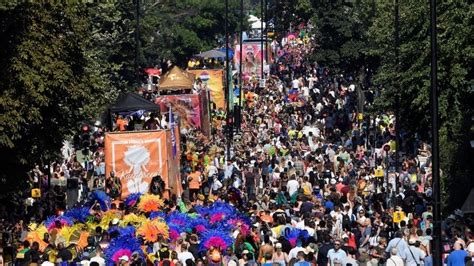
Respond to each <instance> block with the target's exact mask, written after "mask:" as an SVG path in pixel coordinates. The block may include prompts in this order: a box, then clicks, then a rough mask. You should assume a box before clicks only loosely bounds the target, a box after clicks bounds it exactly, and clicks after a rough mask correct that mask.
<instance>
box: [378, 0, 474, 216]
mask: <svg viewBox="0 0 474 266" xmlns="http://www.w3.org/2000/svg"><path fill="white" fill-rule="evenodd" d="M393 10H394V5H393V3H390V2H383V3H379V4H377V12H376V14H377V15H376V18H375V20H374V23H373V25H372V27H371V28H370V30H369V38H370V39H373V40H374V43H375V44H374V47H373V49H371V50H370V53H372V55H374V56H376V57H379V58H380V66H379V67H378V69H377V71H376V75H375V83H376V84H377V85H379V86H381V87H382V88H383V89H382V91H381V97H380V98H378V99H377V105H378V108H379V110H394V109H395V105H396V99H397V97H400V99H401V101H400V107H401V112H400V114H401V116H400V118H399V119H398V121H399V123H400V125H401V127H402V129H404V131H407V132H411V133H413V134H414V133H418V134H419V135H420V138H421V139H422V140H425V141H428V142H429V141H430V135H429V130H428V129H429V128H430V117H431V116H430V111H429V110H430V100H429V91H430V56H431V54H430V38H429V27H430V25H429V5H428V4H427V3H425V4H420V2H419V1H413V0H410V1H400V64H399V65H397V60H396V58H395V47H394V42H393V40H394V39H393V38H394V37H393V36H394V24H393V23H392V21H393V14H394V13H393ZM472 15H473V5H472V4H468V3H465V2H462V1H458V2H442V3H440V4H439V6H438V49H439V53H438V58H439V59H438V62H439V63H438V64H439V74H438V79H439V88H440V91H439V106H440V108H439V109H440V110H439V111H440V163H441V168H442V170H443V175H442V180H443V183H444V193H445V196H446V198H447V199H448V200H447V201H445V202H444V203H445V207H450V208H454V207H455V206H460V205H461V204H462V201H463V200H464V197H465V195H467V194H468V192H469V189H470V188H471V187H472V185H473V184H474V183H473V181H472V178H471V177H470V174H471V173H472V172H473V170H474V160H473V151H472V149H470V148H469V130H466V129H467V128H469V126H470V123H471V122H470V121H471V118H472V116H473V115H474V107H473V105H472V102H473V100H474V99H473V92H472V84H473V76H472V75H473V69H472V67H473V58H474V50H473V47H472V43H473V39H472V38H473V37H472V35H473V30H472V26H471V25H470V22H471V21H472ZM397 82H398V83H399V85H400V88H401V89H398V86H396V83H397ZM468 154H471V156H468Z"/></svg>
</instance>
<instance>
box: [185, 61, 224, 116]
mask: <svg viewBox="0 0 474 266" xmlns="http://www.w3.org/2000/svg"><path fill="white" fill-rule="evenodd" d="M188 71H189V72H191V73H193V74H194V75H196V77H197V78H200V79H201V80H202V82H203V83H205V84H207V87H208V88H209V90H210V92H211V102H213V103H215V104H216V107H217V108H222V109H225V93H224V83H223V82H224V80H223V74H224V71H223V70H222V69H193V70H188Z"/></svg>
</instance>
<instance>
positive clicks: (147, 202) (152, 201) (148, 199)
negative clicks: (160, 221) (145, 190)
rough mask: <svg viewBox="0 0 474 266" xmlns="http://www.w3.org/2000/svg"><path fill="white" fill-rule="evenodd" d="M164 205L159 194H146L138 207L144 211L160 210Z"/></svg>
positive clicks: (141, 198)
mask: <svg viewBox="0 0 474 266" xmlns="http://www.w3.org/2000/svg"><path fill="white" fill-rule="evenodd" d="M163 206H164V203H163V200H162V199H161V198H160V196H158V195H153V194H145V195H142V196H141V197H140V202H139V203H138V209H139V210H140V211H142V212H144V213H150V212H155V211H159V210H160V209H162V208H163Z"/></svg>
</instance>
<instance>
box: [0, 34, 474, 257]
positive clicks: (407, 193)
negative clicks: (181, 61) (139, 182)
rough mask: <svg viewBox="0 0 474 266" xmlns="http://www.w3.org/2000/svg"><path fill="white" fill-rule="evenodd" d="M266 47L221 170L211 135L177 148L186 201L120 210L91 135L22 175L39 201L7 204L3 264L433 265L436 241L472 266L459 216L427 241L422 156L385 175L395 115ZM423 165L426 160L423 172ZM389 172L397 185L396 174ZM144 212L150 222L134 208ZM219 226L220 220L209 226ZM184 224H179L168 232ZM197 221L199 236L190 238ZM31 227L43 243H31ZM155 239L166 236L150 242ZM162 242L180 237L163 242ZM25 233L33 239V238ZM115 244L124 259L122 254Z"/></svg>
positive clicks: (126, 205)
mask: <svg viewBox="0 0 474 266" xmlns="http://www.w3.org/2000/svg"><path fill="white" fill-rule="evenodd" d="M272 45H274V46H275V48H274V51H275V57H276V61H275V63H274V65H272V67H271V68H270V72H269V73H266V83H265V87H263V88H262V87H260V83H259V79H258V76H256V75H253V76H252V75H251V76H249V78H248V79H247V80H245V84H244V85H243V86H242V93H243V95H244V97H243V106H242V123H241V125H242V126H241V129H239V130H237V132H236V134H235V138H234V142H233V143H232V150H231V151H229V153H230V156H228V154H227V151H226V150H225V144H226V133H227V132H228V131H226V130H229V129H228V127H226V126H222V127H216V128H214V133H215V134H213V136H212V141H210V140H209V139H206V138H205V137H204V136H203V135H202V134H199V133H198V131H197V130H188V131H186V132H185V134H183V135H182V137H181V138H182V145H183V148H182V151H183V154H182V158H181V163H182V167H181V170H182V178H181V179H182V184H181V185H182V186H183V191H184V192H183V194H182V195H172V196H171V197H170V198H169V199H166V200H164V201H162V200H160V199H159V198H153V197H154V196H160V194H161V190H160V189H157V188H158V187H159V179H156V180H154V181H153V184H151V185H150V192H149V194H146V195H133V196H132V198H131V199H129V198H127V199H126V200H124V201H120V200H119V198H120V182H118V178H117V177H114V176H113V175H112V176H111V177H110V178H105V163H104V154H103V150H102V148H103V145H102V142H103V133H104V131H105V129H104V128H102V127H101V126H100V125H99V124H97V125H95V126H94V128H93V129H91V130H92V132H93V134H92V136H93V138H94V140H95V141H94V144H95V145H96V147H94V150H93V152H92V151H90V152H87V155H84V154H82V155H81V154H80V153H81V151H75V152H72V154H70V155H71V156H70V158H71V159H70V160H69V161H67V162H65V163H59V164H57V165H56V166H54V169H46V170H43V171H41V170H40V169H39V168H37V169H34V170H33V171H32V172H31V174H30V182H31V184H32V187H41V188H42V191H45V192H46V193H44V195H42V196H41V197H40V198H36V199H34V200H24V199H26V198H29V197H28V196H27V195H25V194H24V193H26V192H24V193H23V194H22V192H14V193H13V192H12V193H10V194H9V195H8V197H10V199H9V202H11V203H13V204H11V205H5V204H2V205H1V206H0V217H1V218H2V221H1V222H0V226H1V228H0V230H3V232H4V233H3V234H2V238H1V240H0V241H1V242H0V247H1V248H2V252H1V254H3V257H2V258H3V259H2V260H3V261H7V260H8V261H11V262H14V263H16V264H17V265H29V264H34V265H39V264H41V265H53V264H55V263H62V264H71V263H75V264H76V265H114V264H117V265H145V264H146V263H151V264H154V265H241V266H253V265H265V266H270V265H273V266H277V265H280V266H284V265H298V266H301V265H324V266H326V265H331V266H333V265H353V266H354V265H390V266H391V265H397V266H398V265H432V264H433V261H432V242H433V241H432V240H433V237H441V238H442V241H443V244H444V245H443V246H444V250H443V253H444V254H445V258H446V260H445V262H446V264H447V265H472V259H471V257H472V256H474V233H472V231H471V230H472V225H473V224H472V221H471V220H470V219H469V218H468V217H465V216H464V214H463V213H462V212H461V211H457V212H455V213H454V214H453V215H451V216H449V217H448V218H447V219H446V220H445V222H444V223H443V225H442V229H443V235H442V236H433V234H432V233H433V213H432V211H433V208H432V205H431V203H432V189H431V168H430V167H431V164H430V159H429V147H427V146H426V145H424V144H422V143H418V142H417V140H415V139H410V140H407V139H404V140H403V141H402V143H400V144H399V145H400V147H401V149H400V150H403V151H405V152H404V153H403V154H401V156H400V157H401V160H400V161H399V162H395V161H394V158H395V156H394V151H395V150H396V149H395V145H396V143H395V139H396V137H395V123H396V121H395V119H394V116H393V115H392V114H390V113H384V114H378V115H373V116H372V117H361V115H360V114H359V110H358V108H357V107H358V101H359V99H358V96H357V95H358V93H357V87H356V85H355V84H356V81H355V80H354V79H353V77H351V76H350V75H348V76H342V75H336V74H335V73H332V72H331V70H330V69H328V68H325V67H322V66H320V65H318V63H317V62H311V61H310V60H309V59H308V58H309V57H308V55H309V54H310V53H314V52H317V50H315V48H314V47H312V46H311V42H308V41H305V42H303V41H297V40H296V41H292V42H287V43H283V44H278V43H276V42H274V43H273V44H272ZM190 62H193V61H190ZM193 67H194V65H193ZM145 116H146V114H145ZM120 119H122V120H124V121H122V122H120V123H117V124H116V126H117V129H118V130H127V128H128V127H130V120H128V121H125V118H124V117H119V118H118V121H120ZM151 119H152V120H151ZM145 120H148V121H157V119H155V117H149V118H148V119H145ZM223 122H225V120H219V123H223ZM163 123H166V118H164V121H163ZM160 126H161V124H160ZM145 127H149V128H145V129H157V127H158V126H157V125H154V124H152V125H150V123H148V126H147V125H145ZM387 147H388V148H387ZM418 148H419V149H418ZM420 153H422V154H423V155H424V156H426V157H428V159H427V160H426V161H420V160H419V156H418V155H420ZM84 162H87V163H84ZM396 163H399V165H400V172H399V173H395V172H394V171H393V169H392V168H393V167H392V166H394V164H396ZM380 170H381V171H382V173H383V174H382V175H380V174H379V173H380ZM44 171H50V172H51V173H52V174H53V176H52V178H53V179H62V178H66V179H67V178H68V177H69V176H75V177H78V179H79V186H78V187H79V189H78V190H79V191H80V193H79V194H80V195H79V196H78V200H77V203H76V204H75V207H76V208H75V209H74V210H82V212H83V213H82V214H81V215H76V214H75V213H76V212H74V214H72V213H73V212H72V211H71V208H68V207H67V206H66V202H67V201H66V199H65V197H66V193H65V192H66V188H65V187H61V186H54V188H52V187H51V189H50V187H49V185H50V182H48V175H47V174H46V173H44ZM155 181H156V184H157V185H154V184H155ZM150 198H153V199H154V201H152V202H154V203H155V204H154V206H155V207H156V208H155V207H154V208H153V209H152V210H150V209H146V208H147V207H143V205H146V204H145V202H147V201H148V200H149V199H150ZM29 199H30V198H29ZM130 202H133V204H132V203H130ZM102 203H103V204H102ZM140 204H142V207H139V205H140ZM102 205H105V206H102ZM150 205H152V204H150ZM158 207H159V208H158ZM68 211H69V212H68ZM158 211H159V213H158ZM111 213H113V214H111ZM216 213H219V214H222V215H221V216H219V218H218V223H214V222H215V220H213V219H214V218H215V216H216ZM181 214H185V215H187V216H186V217H185V218H183V219H184V220H186V219H187V220H188V222H186V223H185V222H183V224H178V222H176V221H175V222H174V224H173V222H172V221H174V220H173V219H176V218H173V217H177V216H179V215H181ZM52 215H55V216H54V217H53V218H51V216H52ZM68 215H69V216H68ZM133 215H136V216H137V217H140V218H133V219H132V218H130V217H134V216H133ZM48 217H49V218H48ZM170 217H171V218H170ZM193 219H195V220H196V221H198V222H200V223H201V225H203V228H200V227H198V226H197V225H196V224H192V225H191V224H190V223H189V221H191V220H193ZM236 219H237V220H239V221H240V222H238V226H235V225H236V223H235V220H236ZM170 220H171V222H170ZM160 222H165V223H167V225H166V226H165V225H163V224H160V225H158V223H160ZM40 224H42V225H43V227H44V228H45V229H42V230H46V231H39V229H38V228H39V227H38V225H40ZM148 224H151V225H152V226H151V227H150V228H155V229H156V230H157V231H156V232H157V233H155V235H153V236H149V237H151V239H148V238H147V237H148V235H146V234H143V233H141V232H142V231H140V230H142V229H141V228H142V227H144V226H145V225H148ZM184 224H186V226H185V225H184ZM217 224H218V225H217ZM226 224H230V225H233V226H231V227H228V226H226ZM79 225H80V226H82V227H81V230H82V231H80V232H87V236H86V237H83V238H81V236H82V234H81V235H78V236H77V241H76V243H75V244H74V245H72V244H71V241H69V240H68V239H64V237H63V238H61V237H60V236H62V234H65V233H63V231H67V228H73V227H74V226H76V227H74V228H76V229H77V228H79V227H78V226H79ZM130 226H131V227H133V226H135V228H134V229H130V228H129V227H130ZM174 226H176V228H175V227H174ZM179 226H181V227H179ZM162 227H166V228H167V229H163V230H164V231H166V230H168V231H166V232H167V233H164V231H160V230H158V229H160V228H161V229H162ZM114 228H115V229H114ZM127 228H129V229H130V230H131V231H127V230H128V229H127ZM114 230H115V231H114ZM172 230H176V231H177V234H175V235H174V236H173V237H171V232H172ZM215 231H220V233H222V232H225V233H227V235H222V234H219V233H217V232H215ZM32 232H36V233H38V232H42V233H43V234H42V235H39V236H38V235H37V236H36V238H34V237H31V235H30V233H32ZM68 232H69V231H68ZM146 232H149V231H146ZM130 234H132V235H133V237H131V236H130ZM70 235H72V232H70V234H69V236H70ZM125 236H127V237H128V238H126V240H127V241H128V245H126V244H125V243H122V242H123V239H125V238H123V237H125ZM135 236H136V237H135ZM166 236H168V237H166ZM210 239H213V241H210ZM66 240H68V241H66ZM66 244H69V246H67V245H66ZM81 244H82V245H81ZM132 244H133V245H136V246H138V248H135V249H133V248H131V247H130V245H132ZM71 246H72V247H71ZM121 250H122V251H121ZM123 250H127V252H125V251H123ZM129 251H130V252H129ZM51 252H52V253H51ZM51 254H54V256H51ZM3 261H2V263H3Z"/></svg>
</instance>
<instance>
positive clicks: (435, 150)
mask: <svg viewBox="0 0 474 266" xmlns="http://www.w3.org/2000/svg"><path fill="white" fill-rule="evenodd" d="M436 27H437V21H436V0H430V28H431V29H430V37H431V91H430V94H431V95H430V96H431V97H430V98H431V136H432V138H433V140H432V155H431V156H432V180H433V201H434V202H433V203H434V204H433V211H434V212H433V218H434V234H433V240H434V245H433V247H434V248H433V262H434V265H436V266H441V265H443V260H442V254H441V250H442V249H441V189H440V185H441V182H440V176H439V142H438V141H439V135H438V58H437V51H436V49H437V43H436V42H437V40H436V38H437V31H436Z"/></svg>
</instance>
